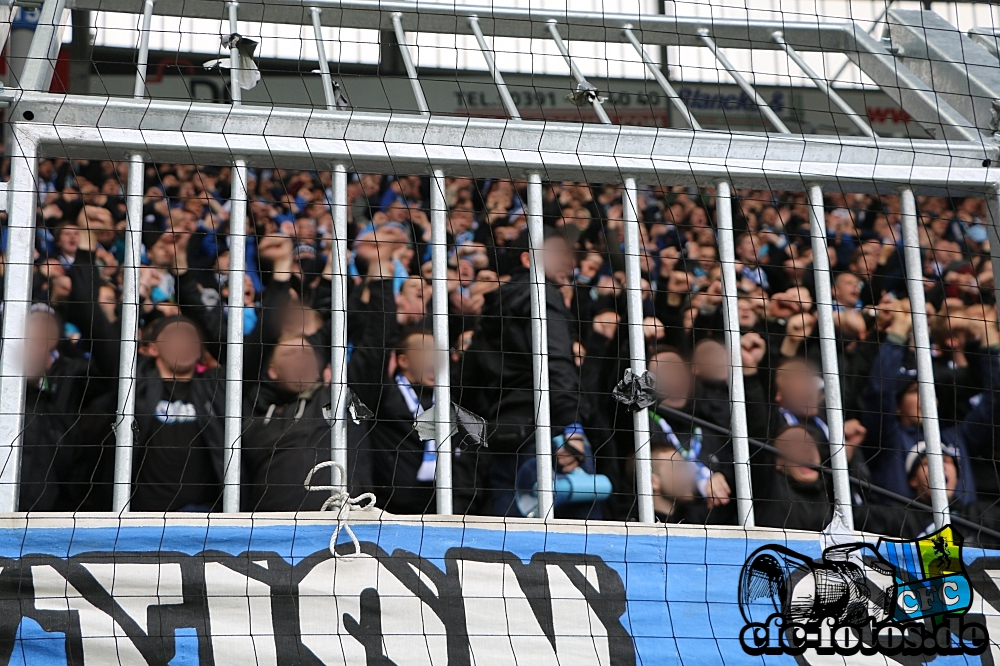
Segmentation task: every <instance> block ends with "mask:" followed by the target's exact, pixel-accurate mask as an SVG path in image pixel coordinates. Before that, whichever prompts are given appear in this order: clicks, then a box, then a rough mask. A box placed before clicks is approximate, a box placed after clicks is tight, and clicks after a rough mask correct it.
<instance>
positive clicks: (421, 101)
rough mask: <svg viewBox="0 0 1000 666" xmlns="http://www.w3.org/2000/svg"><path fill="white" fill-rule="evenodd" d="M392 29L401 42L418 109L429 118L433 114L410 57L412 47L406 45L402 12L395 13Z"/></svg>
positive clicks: (401, 52) (400, 46)
mask: <svg viewBox="0 0 1000 666" xmlns="http://www.w3.org/2000/svg"><path fill="white" fill-rule="evenodd" d="M392 27H393V30H395V31H396V41H397V42H399V54H400V55H401V56H402V57H403V66H404V67H406V76H407V78H409V79H410V87H411V88H412V89H413V96H414V97H415V98H416V99H417V109H419V110H420V115H422V116H429V115H430V114H431V112H430V108H429V107H428V106H427V99H426V98H425V97H424V89H423V88H422V87H421V86H420V79H418V78H417V68H416V67H414V66H413V58H411V57H410V45H409V44H407V43H406V32H405V31H404V30H403V14H402V13H401V12H393V14H392Z"/></svg>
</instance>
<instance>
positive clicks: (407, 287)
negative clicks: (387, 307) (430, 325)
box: [396, 277, 431, 324]
mask: <svg viewBox="0 0 1000 666" xmlns="http://www.w3.org/2000/svg"><path fill="white" fill-rule="evenodd" d="M425 286H426V285H425V284H424V281H423V280H421V279H420V278H418V277H411V278H409V279H407V280H406V282H404V283H403V287H402V288H401V289H400V290H399V295H398V296H396V312H397V313H398V315H399V318H400V319H402V320H403V321H402V323H410V324H412V323H416V322H419V321H420V320H421V319H423V317H424V313H426V311H427V301H428V300H429V299H430V295H431V293H430V289H429V288H425Z"/></svg>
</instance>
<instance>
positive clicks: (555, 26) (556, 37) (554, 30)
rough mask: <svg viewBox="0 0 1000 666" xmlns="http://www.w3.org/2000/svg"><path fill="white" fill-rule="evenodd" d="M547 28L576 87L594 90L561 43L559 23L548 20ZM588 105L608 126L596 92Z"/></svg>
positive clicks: (564, 45) (606, 117)
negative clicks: (580, 86)
mask: <svg viewBox="0 0 1000 666" xmlns="http://www.w3.org/2000/svg"><path fill="white" fill-rule="evenodd" d="M548 26H549V34H551V35H552V41H554V42H555V43H556V48H558V49H559V53H561V54H562V57H563V60H565V61H566V65H567V66H569V71H570V73H571V74H572V75H573V80H575V81H576V82H577V84H578V85H582V86H585V87H588V88H594V86H593V85H592V84H591V83H590V82H589V81H587V78H586V77H585V76H584V75H583V72H581V71H580V69H579V68H578V67H577V66H576V63H575V62H573V58H572V57H570V55H569V48H568V47H567V46H566V42H564V41H563V38H562V35H560V34H559V23H558V22H557V21H556V20H555V19H549V23H548ZM595 91H596V88H595ZM590 104H591V106H593V107H594V113H596V114H597V117H598V119H599V120H600V121H601V122H602V123H604V124H605V125H610V124H611V119H610V118H608V112H607V111H605V110H604V105H602V104H601V101H600V99H598V98H597V95H596V92H595V94H594V99H593V100H592V101H591V102H590Z"/></svg>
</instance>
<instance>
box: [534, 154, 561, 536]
mask: <svg viewBox="0 0 1000 666" xmlns="http://www.w3.org/2000/svg"><path fill="white" fill-rule="evenodd" d="M544 233H545V232H544V224H543V222H542V177H541V175H539V174H537V173H532V174H528V237H529V239H530V242H531V269H530V274H531V372H532V380H533V383H534V386H535V393H534V399H535V462H536V469H537V479H538V517H539V518H542V519H543V520H544V519H548V518H551V517H552V508H553V505H554V504H555V495H554V494H553V489H552V485H553V479H552V417H551V414H550V412H549V327H548V322H547V320H546V315H547V307H548V306H547V304H546V298H547V297H546V293H545V291H546V288H547V285H548V281H547V280H546V279H545V235H544Z"/></svg>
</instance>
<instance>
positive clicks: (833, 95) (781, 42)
mask: <svg viewBox="0 0 1000 666" xmlns="http://www.w3.org/2000/svg"><path fill="white" fill-rule="evenodd" d="M771 38H772V39H773V40H774V41H775V42H776V43H777V44H778V46H780V47H781V48H782V49H783V50H784V51H785V53H786V54H787V55H788V57H789V58H791V59H792V61H793V62H795V64H796V65H798V66H799V69H801V70H802V71H803V72H805V74H806V76H808V77H809V78H810V79H812V82H813V83H814V84H815V85H816V87H817V88H819V89H820V90H822V91H823V93H824V94H825V95H826V96H827V97H828V98H829V99H830V101H831V102H833V103H834V104H836V105H837V107H838V108H840V110H841V111H843V112H844V114H845V115H846V116H847V117H848V118H849V119H850V121H851V122H852V123H854V125H855V127H857V128H858V129H859V130H861V133H862V134H864V135H865V136H869V137H871V138H873V139H876V138H878V136H877V135H876V134H875V130H873V129H872V127H871V125H869V124H868V123H866V122H865V121H864V120H863V119H862V118H861V116H859V115H858V114H857V112H856V111H855V110H854V109H852V108H851V105H850V104H848V103H847V101H846V100H844V98H843V97H841V96H840V95H839V94H838V93H837V91H836V90H834V89H833V88H832V87H830V84H829V83H827V82H826V81H825V80H824V79H823V78H822V77H821V76H820V75H819V74H817V73H816V72H815V71H814V70H813V68H812V67H810V66H809V63H807V62H806V61H805V58H803V57H802V56H801V55H800V54H799V52H798V51H796V50H795V49H794V48H792V47H791V46H790V45H789V44H788V42H786V41H785V36H784V35H783V34H782V33H781V31H780V30H779V31H777V32H775V33H774V34H772V35H771Z"/></svg>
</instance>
